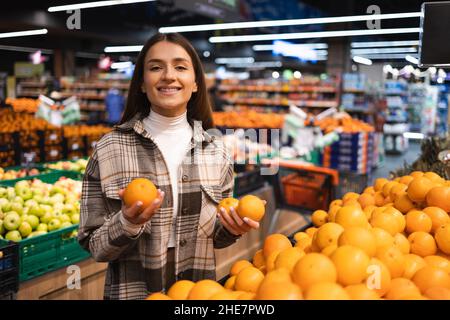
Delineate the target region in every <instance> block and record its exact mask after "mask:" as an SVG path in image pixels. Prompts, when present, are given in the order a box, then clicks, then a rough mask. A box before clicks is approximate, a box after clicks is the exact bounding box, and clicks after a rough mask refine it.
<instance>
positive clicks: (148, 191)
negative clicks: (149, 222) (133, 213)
mask: <svg viewBox="0 0 450 320" xmlns="http://www.w3.org/2000/svg"><path fill="white" fill-rule="evenodd" d="M157 194H158V191H157V190H156V187H155V185H154V184H153V182H151V181H150V180H148V179H145V178H136V179H134V180H132V181H131V182H130V183H129V184H128V185H127V187H126V188H125V190H124V192H123V202H124V203H125V205H126V206H127V207H131V206H132V205H134V204H135V203H136V202H138V201H140V202H142V206H141V211H143V210H145V209H146V208H147V207H149V206H150V205H151V204H152V203H153V201H154V200H155V199H156V197H157Z"/></svg>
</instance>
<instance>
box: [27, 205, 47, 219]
mask: <svg viewBox="0 0 450 320" xmlns="http://www.w3.org/2000/svg"><path fill="white" fill-rule="evenodd" d="M28 214H32V215H35V216H36V217H39V218H40V217H42V216H43V215H44V214H45V210H44V208H43V207H42V206H40V205H38V204H36V205H34V206H32V207H29V208H28Z"/></svg>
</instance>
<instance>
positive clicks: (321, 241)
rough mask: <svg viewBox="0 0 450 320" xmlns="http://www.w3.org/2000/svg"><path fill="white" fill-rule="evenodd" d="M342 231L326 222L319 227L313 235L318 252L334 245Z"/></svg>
mask: <svg viewBox="0 0 450 320" xmlns="http://www.w3.org/2000/svg"><path fill="white" fill-rule="evenodd" d="M343 231H344V228H343V227H342V226H341V225H339V224H337V223H334V222H328V223H325V224H324V225H323V226H321V227H320V228H319V230H317V233H316V235H315V244H316V245H317V247H318V249H319V251H321V250H323V249H325V247H328V246H330V245H336V244H337V242H338V239H339V236H340V235H341V233H342V232H343Z"/></svg>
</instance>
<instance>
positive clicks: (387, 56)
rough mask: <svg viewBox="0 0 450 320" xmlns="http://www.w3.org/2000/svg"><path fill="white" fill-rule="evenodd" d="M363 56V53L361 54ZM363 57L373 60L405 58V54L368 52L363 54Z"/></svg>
mask: <svg viewBox="0 0 450 320" xmlns="http://www.w3.org/2000/svg"><path fill="white" fill-rule="evenodd" d="M360 56H361V55H360ZM362 57H363V58H367V59H371V60H389V59H405V54H402V53H397V54H395V53H394V54H367V55H362Z"/></svg>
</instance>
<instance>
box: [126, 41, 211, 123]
mask: <svg viewBox="0 0 450 320" xmlns="http://www.w3.org/2000/svg"><path fill="white" fill-rule="evenodd" d="M161 41H168V42H172V43H175V44H178V45H179V46H181V47H183V48H184V50H186V52H187V53H188V54H189V56H190V57H191V60H192V64H193V67H194V73H195V82H196V84H197V88H198V89H197V92H193V93H192V96H191V99H190V100H189V102H188V105H187V119H188V121H189V123H190V124H191V125H193V122H194V120H197V121H201V122H202V126H203V129H205V130H207V129H210V128H212V127H213V119H212V111H211V103H210V99H209V97H208V90H207V88H206V81H205V74H204V72H203V66H202V63H201V61H200V58H199V57H198V55H197V52H196V51H195V49H194V48H193V47H192V45H191V44H190V43H189V41H188V40H187V39H186V38H185V37H183V36H182V35H180V34H179V33H164V34H163V33H157V34H155V35H154V36H153V37H151V38H150V39H149V40H148V41H147V42H146V43H145V45H144V47H143V48H142V50H141V52H140V53H139V56H138V58H137V61H136V65H135V69H134V73H133V77H132V79H131V83H130V88H129V91H128V99H127V104H126V107H125V111H124V113H123V116H122V119H121V120H120V124H122V123H125V122H127V121H129V120H131V119H132V118H133V117H134V116H135V115H136V114H138V113H141V114H142V115H143V116H148V114H149V113H150V101H148V98H147V95H146V94H145V93H143V92H142V90H141V87H142V83H143V81H144V80H143V77H144V62H145V61H144V60H145V56H146V54H147V52H148V50H149V49H150V48H151V47H152V46H153V45H154V44H156V43H158V42H161Z"/></svg>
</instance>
